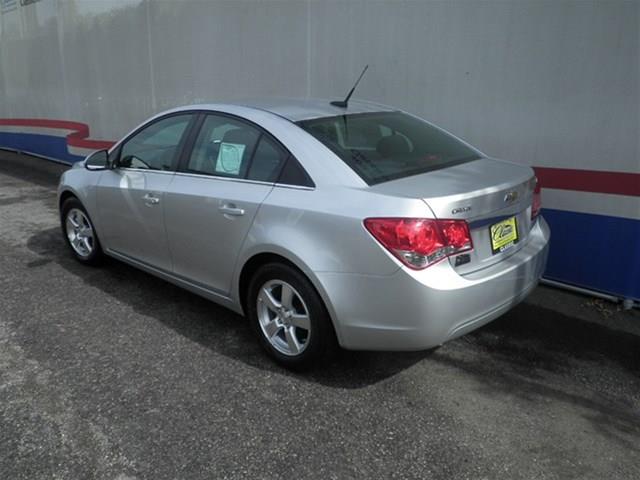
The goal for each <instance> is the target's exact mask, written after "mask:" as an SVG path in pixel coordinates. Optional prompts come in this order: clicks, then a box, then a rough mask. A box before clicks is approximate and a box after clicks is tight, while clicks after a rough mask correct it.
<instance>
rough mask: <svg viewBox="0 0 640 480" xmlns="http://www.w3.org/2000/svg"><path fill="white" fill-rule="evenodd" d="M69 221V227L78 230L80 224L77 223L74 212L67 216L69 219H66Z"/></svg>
mask: <svg viewBox="0 0 640 480" xmlns="http://www.w3.org/2000/svg"><path fill="white" fill-rule="evenodd" d="M67 218H68V219H69V222H71V225H73V226H74V227H75V228H78V227H79V226H80V224H79V223H78V214H77V213H75V212H74V214H73V215H69V217H67Z"/></svg>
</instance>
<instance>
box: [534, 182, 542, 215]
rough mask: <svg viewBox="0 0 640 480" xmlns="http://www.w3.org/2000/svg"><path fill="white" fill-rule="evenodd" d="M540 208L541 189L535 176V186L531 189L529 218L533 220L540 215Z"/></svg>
mask: <svg viewBox="0 0 640 480" xmlns="http://www.w3.org/2000/svg"><path fill="white" fill-rule="evenodd" d="M541 208H542V191H541V189H540V182H539V181H538V179H537V178H536V187H535V188H534V189H533V201H532V202H531V220H535V219H536V217H537V216H538V215H540V209H541Z"/></svg>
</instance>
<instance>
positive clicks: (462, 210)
mask: <svg viewBox="0 0 640 480" xmlns="http://www.w3.org/2000/svg"><path fill="white" fill-rule="evenodd" d="M470 210H471V207H470V206H466V207H458V208H454V209H453V210H451V214H452V215H455V214H456V213H464V212H469V211H470Z"/></svg>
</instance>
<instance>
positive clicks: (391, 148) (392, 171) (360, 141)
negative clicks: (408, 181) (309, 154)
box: [298, 112, 480, 185]
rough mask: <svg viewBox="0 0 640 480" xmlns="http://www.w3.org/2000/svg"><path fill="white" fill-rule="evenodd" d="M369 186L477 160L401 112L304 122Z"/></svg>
mask: <svg viewBox="0 0 640 480" xmlns="http://www.w3.org/2000/svg"><path fill="white" fill-rule="evenodd" d="M298 125H299V126H300V127H302V128H303V129H304V130H306V131H307V132H308V133H310V134H311V135H313V136H314V137H316V138H317V139H318V140H320V141H321V142H322V143H324V144H325V145H326V146H327V147H329V148H330V149H331V150H333V152H335V153H336V154H337V155H338V156H339V157H340V158H341V159H342V160H343V161H344V162H345V163H346V164H347V165H349V167H351V168H352V169H353V170H354V171H355V172H356V173H357V174H358V175H360V177H361V178H362V179H363V180H364V181H365V182H367V183H368V184H369V185H374V184H376V183H382V182H386V181H390V180H395V179H398V178H404V177H409V176H412V175H418V174H421V173H425V172H429V171H431V170H438V169H441V168H446V167H450V166H453V165H458V164H460V163H465V162H469V161H472V160H476V159H478V158H480V157H479V155H478V154H477V153H476V152H475V151H474V150H473V149H471V148H470V147H467V146H466V145H465V144H464V143H462V142H460V141H459V140H457V139H456V138H454V137H452V136H451V135H449V134H447V133H445V132H443V131H441V130H440V129H438V128H436V127H433V126H431V125H429V124H428V123H426V122H424V121H422V120H419V119H417V118H415V117H412V116H410V115H407V114H405V113H401V112H377V113H360V114H351V115H340V116H337V117H326V118H319V119H313V120H305V121H302V122H298Z"/></svg>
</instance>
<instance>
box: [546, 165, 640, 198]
mask: <svg viewBox="0 0 640 480" xmlns="http://www.w3.org/2000/svg"><path fill="white" fill-rule="evenodd" d="M533 169H534V170H535V171H536V176H537V177H538V180H539V182H540V185H541V186H542V188H557V189H558V190H575V191H579V192H593V193H611V194H614V195H629V196H632V197H640V173H630V172H602V171H598V170H573V169H569V168H549V167H533Z"/></svg>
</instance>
